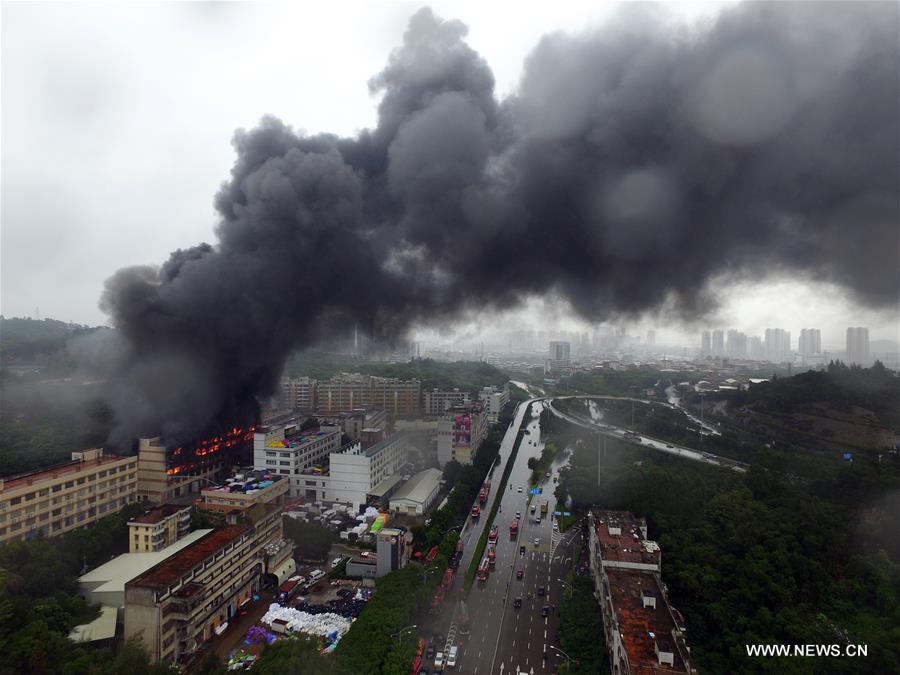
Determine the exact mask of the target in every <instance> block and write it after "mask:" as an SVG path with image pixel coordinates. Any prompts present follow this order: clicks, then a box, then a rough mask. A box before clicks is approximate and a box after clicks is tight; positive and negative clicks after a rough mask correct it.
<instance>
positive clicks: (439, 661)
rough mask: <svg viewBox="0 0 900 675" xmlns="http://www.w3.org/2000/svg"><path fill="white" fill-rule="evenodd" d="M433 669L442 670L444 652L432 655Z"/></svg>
mask: <svg viewBox="0 0 900 675" xmlns="http://www.w3.org/2000/svg"><path fill="white" fill-rule="evenodd" d="M434 667H435V668H443V667H444V652H438V653H437V654H435V655H434Z"/></svg>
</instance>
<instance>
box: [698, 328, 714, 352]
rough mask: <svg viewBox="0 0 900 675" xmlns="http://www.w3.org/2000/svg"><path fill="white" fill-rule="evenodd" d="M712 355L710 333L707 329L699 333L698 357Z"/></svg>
mask: <svg viewBox="0 0 900 675" xmlns="http://www.w3.org/2000/svg"><path fill="white" fill-rule="evenodd" d="M707 356H712V333H710V332H709V331H708V330H705V331H703V332H702V333H701V334H700V357H701V358H704V359H705V358H706V357H707Z"/></svg>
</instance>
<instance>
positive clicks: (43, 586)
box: [0, 504, 170, 675]
mask: <svg viewBox="0 0 900 675" xmlns="http://www.w3.org/2000/svg"><path fill="white" fill-rule="evenodd" d="M142 510H143V508H142V507H141V506H139V505H137V504H132V505H129V506H127V507H126V508H125V509H124V510H123V511H121V512H120V513H117V514H114V515H111V516H107V517H106V518H103V519H101V520H100V521H98V522H97V523H96V524H95V525H92V526H88V527H84V528H81V529H79V530H75V531H73V532H70V533H67V534H65V535H62V536H60V537H55V538H53V539H43V538H37V539H32V540H29V541H21V542H11V543H9V544H5V545H3V546H0V639H2V640H3V644H4V658H3V659H2V660H0V674H5V673H72V674H73V675H74V674H75V673H91V674H93V673H97V674H101V673H102V674H106V673H110V674H113V673H121V672H130V673H164V672H170V671H169V669H167V668H164V667H157V666H150V664H149V661H148V656H147V654H146V653H145V652H144V651H143V650H142V649H141V647H140V646H139V645H138V644H137V643H133V642H129V643H125V644H124V645H120V646H119V648H118V650H117V651H116V652H115V653H113V652H111V651H110V650H106V649H90V648H86V647H80V646H77V645H75V644H74V643H73V642H71V641H70V640H69V639H68V634H69V632H70V631H71V630H72V628H73V627H74V626H76V625H79V624H81V623H86V622H88V621H91V620H93V619H95V618H96V617H97V616H98V609H97V608H96V607H90V606H88V605H87V604H86V603H85V602H84V600H83V599H82V598H80V597H79V596H78V594H77V593H78V582H77V577H78V575H79V574H81V572H82V568H83V566H84V565H85V563H86V564H87V566H88V567H93V566H95V565H97V564H100V563H102V562H106V561H107V560H108V559H109V558H110V557H111V556H114V555H117V554H119V553H123V552H125V551H127V548H128V525H127V523H128V519H129V518H130V517H133V516H135V515H137V514H139V513H141V512H142Z"/></svg>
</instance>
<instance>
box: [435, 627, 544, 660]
mask: <svg viewBox="0 0 900 675" xmlns="http://www.w3.org/2000/svg"><path fill="white" fill-rule="evenodd" d="M544 616H546V614H545V615H544ZM443 667H444V652H438V653H437V655H435V657H434V669H435V670H437V669H439V668H443Z"/></svg>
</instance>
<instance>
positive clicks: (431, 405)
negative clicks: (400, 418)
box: [425, 389, 470, 416]
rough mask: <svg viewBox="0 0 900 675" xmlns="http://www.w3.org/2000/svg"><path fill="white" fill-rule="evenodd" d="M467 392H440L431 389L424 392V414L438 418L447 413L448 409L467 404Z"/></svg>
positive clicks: (455, 390)
mask: <svg viewBox="0 0 900 675" xmlns="http://www.w3.org/2000/svg"><path fill="white" fill-rule="evenodd" d="M469 402H470V401H469V392H467V391H460V390H459V389H453V390H451V391H440V390H438V389H432V390H431V391H426V392H425V414H426V415H430V416H440V415H443V414H444V413H445V412H447V410H448V408H452V407H453V406H457V405H465V404H467V403H469Z"/></svg>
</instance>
